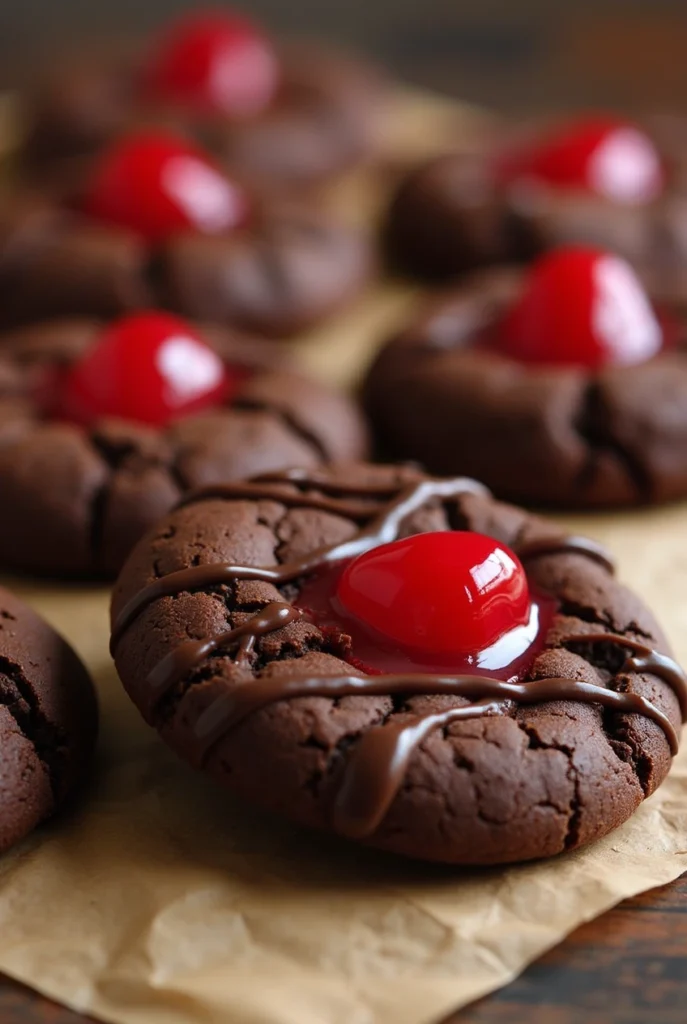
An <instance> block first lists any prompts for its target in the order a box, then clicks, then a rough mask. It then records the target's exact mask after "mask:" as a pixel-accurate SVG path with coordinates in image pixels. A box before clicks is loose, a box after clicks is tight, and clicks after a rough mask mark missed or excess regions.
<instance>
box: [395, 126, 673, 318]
mask: <svg viewBox="0 0 687 1024" xmlns="http://www.w3.org/2000/svg"><path fill="white" fill-rule="evenodd" d="M503 136H505V138H506V141H505V142H504V141H503ZM684 157H685V153H684V152H682V153H680V152H679V148H678V147H677V146H672V147H671V146H670V145H668V140H667V138H666V132H665V131H663V132H661V133H659V132H658V131H653V132H650V131H649V130H648V129H645V128H643V127H642V126H641V125H639V124H634V123H632V122H629V121H623V120H619V119H617V118H611V117H604V116H600V115H594V116H588V117H586V118H580V119H578V120H573V121H570V122H562V123H559V124H557V125H556V124H548V125H542V124H539V125H535V126H534V127H530V128H529V129H520V130H519V131H517V132H515V133H512V132H511V133H509V132H508V130H507V129H506V130H505V131H504V132H503V133H502V136H501V138H500V139H499V141H498V142H496V141H493V140H492V141H491V143H490V144H489V145H484V146H483V147H482V148H480V150H479V151H478V152H474V151H472V152H470V153H467V152H456V153H453V154H451V153H447V154H445V155H443V156H440V157H435V158H433V159H432V160H429V161H428V162H426V163H425V164H424V165H423V166H421V167H418V168H415V169H414V170H413V171H411V172H410V173H409V174H408V175H407V176H406V178H405V179H404V180H402V182H401V183H400V185H399V187H398V189H397V191H396V194H395V195H394V197H393V199H392V202H391V204H390V207H389V210H388V214H387V218H386V223H385V226H384V244H385V248H386V250H387V254H388V257H389V260H390V261H391V263H392V264H393V265H394V266H396V267H397V268H398V269H400V270H402V271H404V272H407V273H410V274H412V275H415V276H418V277H421V278H423V279H426V280H429V281H439V282H441V281H448V280H451V279H453V278H456V277H457V276H459V275H461V274H464V273H466V272H469V271H472V270H475V269H477V268H482V267H488V266H492V265H500V264H502V263H509V262H526V261H529V260H531V259H532V258H534V257H536V256H537V255H539V254H541V253H542V252H544V251H546V250H548V249H550V248H552V247H556V246H559V245H567V244H584V245H592V246H598V247H602V248H608V249H611V250H613V251H614V252H617V253H618V254H619V255H621V256H624V257H625V258H627V259H629V260H630V261H631V262H632V264H633V265H634V266H635V268H636V269H637V270H638V271H639V272H640V273H641V274H642V276H643V277H644V278H645V279H646V280H647V282H648V283H649V286H650V287H651V289H652V291H660V292H661V293H662V294H663V295H664V296H666V297H670V298H674V299H679V300H680V301H682V302H684V299H685V295H686V294H687V292H686V291H685V279H684V276H685V270H686V269H687V230H686V227H687V200H686V197H685V193H684V189H683V185H684V181H683V179H684V167H685V160H684Z"/></svg>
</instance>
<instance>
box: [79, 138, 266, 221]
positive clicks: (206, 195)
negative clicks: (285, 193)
mask: <svg viewBox="0 0 687 1024" xmlns="http://www.w3.org/2000/svg"><path fill="white" fill-rule="evenodd" d="M85 209H86V212H87V213H89V214H90V215H91V216H93V217H96V218H98V219H99V220H104V221H106V222H108V223H110V224H118V225H120V226H122V227H126V228H131V229H132V230H134V231H136V232H138V233H139V234H141V235H143V236H144V237H145V238H148V239H149V240H150V241H161V240H163V239H164V238H166V237H168V236H169V235H172V234H175V233H177V232H179V231H184V230H186V229H188V228H195V229H196V230H198V231H202V232H204V233H206V234H217V233H219V232H222V231H228V230H230V229H231V228H235V227H236V226H237V225H239V224H242V223H243V222H244V221H245V220H246V218H247V216H248V212H249V203H248V197H247V196H246V193H245V192H244V190H243V189H242V188H241V187H240V186H239V185H237V184H235V183H234V182H232V181H230V180H229V178H227V177H226V176H225V175H224V174H222V173H221V172H220V171H219V170H217V168H216V167H214V166H213V164H212V162H211V161H210V159H209V158H208V157H206V156H205V154H204V153H203V152H202V151H201V150H200V149H197V148H196V147H195V146H192V145H190V144H189V143H188V142H185V141H184V140H182V139H179V138H176V137H175V136H174V135H170V134H167V133H164V132H154V133H152V132H151V133H145V134H143V133H141V134H136V135H131V136H128V137H126V138H123V139H120V140H119V141H118V142H116V143H115V144H114V145H113V146H112V147H111V148H110V149H109V150H108V151H107V152H106V153H104V154H103V156H102V158H101V159H100V162H99V164H98V165H97V167H96V170H95V174H94V176H93V178H92V180H91V182H90V186H89V188H88V189H87V193H86V198H85Z"/></svg>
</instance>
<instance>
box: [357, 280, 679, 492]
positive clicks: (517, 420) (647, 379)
mask: <svg viewBox="0 0 687 1024" xmlns="http://www.w3.org/2000/svg"><path fill="white" fill-rule="evenodd" d="M521 281H522V275H521V274H520V272H518V271H512V270H504V271H490V272H485V273H484V274H481V275H477V276H475V277H473V278H471V279H470V280H469V281H466V283H465V284H464V285H463V286H461V287H457V288H455V289H453V290H452V291H451V292H448V293H446V294H445V295H444V296H442V297H441V298H439V299H437V300H436V301H435V302H434V303H432V304H431V305H430V306H429V307H428V308H427V309H426V310H424V311H423V312H422V313H421V314H420V315H419V316H418V318H417V319H416V320H415V322H413V323H411V324H410V326H409V327H407V328H406V329H404V330H402V331H401V332H400V333H399V334H397V335H396V336H395V337H394V338H392V339H391V341H390V342H388V343H387V344H386V345H385V346H384V347H383V348H382V350H381V351H380V353H379V355H378V356H377V358H376V360H375V362H374V363H373V365H372V367H371V369H370V371H369V374H368V376H367V379H366V382H365V384H364V404H365V407H366V409H367V412H368V414H369V416H370V419H371V421H372V424H373V426H374V428H375V430H376V434H377V440H378V443H379V446H380V448H381V451H382V454H384V455H386V456H389V457H392V458H404V459H416V460H417V461H419V462H421V463H422V464H423V465H425V466H427V468H428V469H430V470H431V471H432V472H435V473H466V474H468V475H470V476H476V477H478V478H479V479H480V480H483V481H484V483H485V484H487V486H489V487H491V488H492V489H493V490H494V491H495V492H496V493H497V494H498V495H500V496H502V497H504V498H507V499H510V500H513V501H522V502H526V503H537V504H541V505H552V506H564V507H568V508H590V507H613V506H625V505H637V504H647V503H654V502H662V501H669V500H671V499H674V498H678V497H681V496H683V495H685V494H687V401H686V400H685V399H686V398H687V357H686V356H685V349H684V340H683V338H684V330H682V337H681V338H680V340H679V341H678V343H677V344H675V345H674V346H673V347H670V348H667V349H666V350H665V351H664V352H662V353H661V354H660V355H659V356H657V357H656V358H654V359H651V360H650V361H648V362H644V363H638V364H636V365H632V366H611V367H607V368H605V369H602V370H598V371H591V370H584V369H576V368H555V367H554V368H551V367H545V366H540V367H538V366H535V365H533V364H525V363H520V362H516V361H515V360H513V359H509V358H507V357H506V356H503V355H500V354H499V353H497V352H495V351H489V350H487V349H486V348H485V347H478V346H476V345H475V340H476V338H477V337H478V336H479V335H480V333H481V332H484V331H485V330H486V329H488V328H489V326H490V325H491V324H494V323H495V322H497V320H498V318H499V316H500V315H501V313H502V312H503V310H504V309H505V308H506V306H507V305H508V303H509V302H511V301H512V300H513V298H514V296H516V295H517V293H518V291H519V289H520V288H521V286H522V285H521Z"/></svg>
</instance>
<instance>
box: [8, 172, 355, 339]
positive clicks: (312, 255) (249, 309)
mask: <svg viewBox="0 0 687 1024" xmlns="http://www.w3.org/2000/svg"><path fill="white" fill-rule="evenodd" d="M371 268H372V256H371V250H370V244H369V241H368V240H367V238H366V237H365V236H364V235H363V234H361V233H360V232H359V231H357V230H356V229H353V228H349V227H347V226H345V225H343V224H341V223H340V222H339V221H338V220H337V219H336V218H333V217H331V216H330V215H329V214H327V213H326V212H323V211H318V210H317V209H308V210H305V209H304V208H303V207H302V206H301V207H294V206H293V205H289V206H288V207H284V206H281V205H280V206H275V205H271V206H270V205H269V204H268V205H267V206H266V207H265V208H264V209H263V210H262V212H260V213H256V216H255V217H254V219H252V220H251V222H250V223H249V224H248V225H247V226H246V227H244V228H239V229H236V230H233V231H229V232H225V233H220V234H204V233H202V232H200V231H192V230H187V231H183V232H176V233H174V234H172V235H171V236H170V237H169V238H168V239H166V240H163V241H160V242H158V243H152V242H148V241H146V240H144V238H142V237H141V236H139V235H137V234H136V232H134V231H130V230H127V229H126V228H121V227H118V226H117V225H114V224H107V223H101V222H98V221H96V220H94V219H92V218H89V217H87V216H85V215H84V214H82V213H78V212H75V211H72V210H70V209H68V208H67V207H65V206H64V205H62V204H60V203H57V202H54V201H52V200H51V199H50V198H49V197H48V195H47V194H39V193H32V192H27V191H21V192H9V193H5V194H4V196H3V197H2V199H0V326H4V327H12V326H16V325H19V324H24V323H31V322H35V321H36V320H43V319H47V318H49V317H60V316H91V317H99V318H108V317H113V316H117V315H118V314H120V313H125V312H130V311H133V310H139V309H150V308H154V307H159V308H165V309H169V310H171V311H173V312H175V313H179V314H180V315H182V316H187V317H190V318H192V319H198V320H207V321H213V322H215V323H220V324H225V325H227V326H231V327H238V328H240V329H243V330H248V331H253V332H257V333H258V334H264V335H268V336H274V337H281V336H284V335H291V334H294V333H296V332H298V331H300V330H303V329H306V328H308V327H311V326H313V325H314V324H316V323H318V322H319V321H321V320H323V319H325V318H326V317H327V316H328V315H329V314H330V313H332V312H334V311H336V310H337V309H339V308H341V307H342V306H345V305H346V303H347V302H348V301H349V300H350V299H352V298H353V297H355V296H356V295H357V294H358V293H359V292H360V290H361V288H362V287H363V286H364V285H365V283H366V282H367V280H368V278H369V276H370V273H371Z"/></svg>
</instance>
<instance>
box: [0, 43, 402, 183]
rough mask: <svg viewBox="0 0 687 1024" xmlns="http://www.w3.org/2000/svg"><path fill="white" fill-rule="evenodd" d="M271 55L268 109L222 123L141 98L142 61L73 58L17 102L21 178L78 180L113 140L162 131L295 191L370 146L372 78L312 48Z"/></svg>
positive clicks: (373, 135) (376, 132)
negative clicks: (22, 136) (276, 64)
mask: <svg viewBox="0 0 687 1024" xmlns="http://www.w3.org/2000/svg"><path fill="white" fill-rule="evenodd" d="M97 49H98V48H97V47H96V50H97ZM101 49H102V48H101ZM277 55H278V58H279V61H280V65H281V82H280V86H279V89H278V91H277V92H276V94H275V96H274V99H273V101H272V102H271V103H269V104H268V105H267V106H266V107H265V109H263V110H260V111H259V112H256V113H255V114H254V115H253V116H250V117H241V118H237V119H233V120H232V119H228V118H226V117H223V116H222V115H221V114H218V113H215V114H213V113H212V112H210V111H208V110H202V109H195V110H193V109H188V108H186V107H184V106H183V105H179V104H174V103H173V102H171V101H170V102H163V101H162V100H160V99H158V100H155V99H151V97H150V96H146V95H145V94H144V81H143V80H144V78H145V71H146V68H145V63H146V58H145V56H143V55H140V54H139V55H134V56H132V55H131V53H125V54H123V55H122V54H112V53H109V54H108V53H107V52H105V53H102V52H101V53H98V54H97V56H96V57H94V58H84V56H83V53H81V54H79V55H78V56H77V57H76V58H75V59H73V60H70V61H69V62H66V61H65V63H64V64H63V65H62V66H57V67H55V68H54V69H53V70H52V71H51V72H49V73H48V74H47V75H45V76H44V80H43V81H42V82H41V83H39V84H38V85H37V86H36V87H35V88H34V89H33V91H32V93H33V94H32V95H30V96H29V97H28V98H27V101H26V110H27V117H28V121H29V128H28V131H27V135H26V140H25V142H24V144H23V147H22V150H21V153H20V159H21V164H22V170H23V172H24V173H25V174H26V175H28V176H30V177H33V178H34V179H35V180H38V181H40V182H42V183H44V184H46V183H50V182H55V181H65V180H68V179H69V178H71V177H72V176H74V175H77V176H78V175H80V174H83V171H84V166H87V165H88V164H89V163H90V161H91V160H92V159H93V156H94V154H96V153H97V152H98V150H99V149H100V148H101V147H102V146H103V145H105V144H106V143H108V142H109V141H110V140H111V139H112V138H114V137H116V136H117V135H119V134H120V133H122V132H125V131H129V130H131V129H132V128H137V127H140V126H142V125H143V126H149V125H159V124H162V125H172V126H173V127H174V128H177V129H180V130H182V131H183V132H184V133H185V134H187V135H189V136H191V137H194V138H196V139H197V140H198V141H199V142H200V143H202V144H203V145H206V146H208V147H209V148H210V149H211V150H212V151H213V152H214V153H215V154H216V156H217V157H218V159H219V160H221V162H222V163H223V165H224V166H225V167H226V168H227V169H228V170H229V171H230V172H231V173H233V174H238V175H239V176H240V177H242V178H247V179H248V180H249V181H251V183H252V184H253V185H256V186H258V187H259V188H260V189H265V190H267V191H270V192H271V191H274V190H277V191H294V190H297V191H300V190H302V189H304V188H309V187H311V186H313V185H317V184H319V183H321V182H323V181H326V180H327V179H331V178H332V177H334V176H336V175H338V174H341V173H342V172H343V171H346V170H347V169H348V168H350V167H351V166H353V165H355V164H356V163H358V162H360V161H362V160H364V159H366V158H369V157H370V156H372V155H373V154H374V153H375V152H376V151H377V150H378V149H379V148H380V138H381V136H382V134H383V132H382V125H383V120H384V117H385V115H386V110H387V106H388V98H387V94H388V87H387V84H386V82H385V80H384V77H383V75H382V74H381V72H379V71H378V70H377V69H376V68H374V67H372V66H370V65H368V64H367V63H366V62H365V61H364V60H358V59H355V58H353V57H350V56H346V55H343V54H340V53H337V52H335V51H332V50H331V49H329V48H325V47H322V46H317V45H314V44H306V43H301V44H296V45H291V46H282V47H281V48H280V49H279V51H278V54H277Z"/></svg>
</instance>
